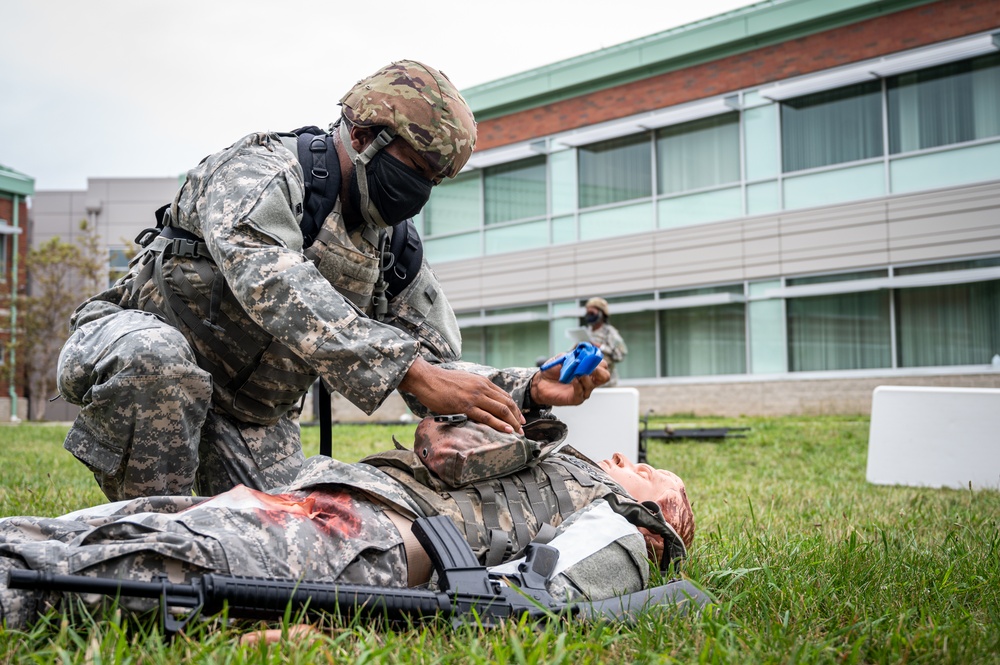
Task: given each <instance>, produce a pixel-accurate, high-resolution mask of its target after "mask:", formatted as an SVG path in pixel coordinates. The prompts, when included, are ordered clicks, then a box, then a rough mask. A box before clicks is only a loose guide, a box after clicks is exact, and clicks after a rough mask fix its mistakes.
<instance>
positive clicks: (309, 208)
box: [292, 127, 340, 247]
mask: <svg viewBox="0 0 1000 665" xmlns="http://www.w3.org/2000/svg"><path fill="white" fill-rule="evenodd" d="M292 133H293V134H295V135H296V136H298V141H297V146H298V158H299V164H301V165H302V177H303V179H304V181H305V189H306V191H305V202H304V205H303V210H302V223H301V224H300V228H301V230H302V238H303V241H304V242H303V247H309V246H310V245H311V244H312V243H313V240H315V239H316V235H317V234H318V233H319V230H320V229H321V228H322V227H323V222H324V221H325V220H326V216H327V215H329V214H330V211H331V210H333V206H334V203H336V201H337V197H338V196H339V195H340V160H339V159H338V157H337V151H336V150H335V149H334V147H333V137H332V136H331V135H330V134H327V133H326V132H324V131H322V130H321V129H319V128H318V127H301V128H299V129H296V130H295V131H294V132H292Z"/></svg>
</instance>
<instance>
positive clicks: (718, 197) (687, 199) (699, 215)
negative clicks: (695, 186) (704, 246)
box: [658, 187, 743, 229]
mask: <svg viewBox="0 0 1000 665" xmlns="http://www.w3.org/2000/svg"><path fill="white" fill-rule="evenodd" d="M742 198H743V193H742V192H741V191H740V188H739V187H733V188H730V189H717V190H714V191H711V192H700V193H698V194H688V195H687V196H675V197H673V198H669V199H662V200H661V201H660V202H659V204H658V205H659V207H660V219H659V224H660V228H661V229H672V228H675V227H678V226H690V225H692V224H705V223H708V222H715V221H718V220H720V219H734V218H736V217H742V216H743V201H742Z"/></svg>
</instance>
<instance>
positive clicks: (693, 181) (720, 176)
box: [656, 113, 740, 194]
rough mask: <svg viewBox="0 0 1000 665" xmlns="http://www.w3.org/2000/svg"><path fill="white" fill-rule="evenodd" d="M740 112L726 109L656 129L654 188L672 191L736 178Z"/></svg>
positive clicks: (685, 189) (733, 180) (710, 184)
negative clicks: (691, 120) (705, 116)
mask: <svg viewBox="0 0 1000 665" xmlns="http://www.w3.org/2000/svg"><path fill="white" fill-rule="evenodd" d="M739 133H740V116H739V114H738V113H726V114H723V115H718V116H713V117H711V118H704V119H701V120H695V121H694V122H686V123H684V124H681V125H675V126H672V127H666V128H664V129H661V130H659V131H658V132H657V133H656V155H657V166H658V170H657V174H658V181H659V182H658V191H659V193H660V194H674V193H677V192H686V191H688V190H692V189H702V188H705V187H715V186H717V185H725V184H727V183H730V182H737V181H738V180H739V179H740V145H739Z"/></svg>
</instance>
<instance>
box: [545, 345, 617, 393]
mask: <svg viewBox="0 0 1000 665" xmlns="http://www.w3.org/2000/svg"><path fill="white" fill-rule="evenodd" d="M603 359H604V354H603V353H601V350H600V349H599V348H597V347H596V346H594V345H593V344H591V343H590V342H580V343H579V344H577V345H576V347H575V348H574V349H573V350H572V351H570V352H569V353H562V354H559V355H558V356H556V357H555V358H553V359H552V360H550V361H548V362H547V363H545V364H544V365H542V366H541V368H540V369H541V370H542V371H545V370H547V369H549V368H550V367H555V366H556V365H562V371H561V372H560V373H559V383H569V382H570V381H572V380H573V379H575V378H576V377H578V376H587V375H588V374H590V373H591V372H593V371H594V370H595V369H597V366H598V365H600V364H601V360H603Z"/></svg>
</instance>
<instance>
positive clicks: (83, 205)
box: [30, 177, 181, 421]
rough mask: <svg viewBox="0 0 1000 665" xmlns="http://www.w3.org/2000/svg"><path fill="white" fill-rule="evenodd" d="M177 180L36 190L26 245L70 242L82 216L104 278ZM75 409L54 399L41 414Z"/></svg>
mask: <svg viewBox="0 0 1000 665" xmlns="http://www.w3.org/2000/svg"><path fill="white" fill-rule="evenodd" d="M180 182H181V178H179V177H165V178H88V179H87V188H86V189H84V190H42V191H38V192H36V193H35V195H34V196H33V197H32V200H31V227H32V231H31V238H30V245H31V247H33V248H34V247H39V246H41V245H43V244H45V242H47V241H48V240H50V239H52V238H60V239H61V240H63V241H64V242H68V243H74V242H76V241H77V240H78V239H79V237H80V234H81V233H83V231H82V230H81V227H80V223H81V222H83V221H86V222H87V225H88V227H89V228H92V229H94V230H95V231H96V233H97V237H98V239H99V242H100V246H101V247H100V251H101V252H102V253H104V254H105V255H106V256H107V274H108V283H109V284H110V283H112V282H113V281H114V280H115V279H117V278H118V277H119V276H120V275H122V274H124V272H125V271H126V270H127V268H128V261H129V257H130V256H131V255H132V254H133V252H134V250H135V245H134V240H135V237H136V235H138V234H139V232H140V231H142V230H143V229H145V228H148V227H151V226H155V225H156V220H155V218H154V216H153V213H154V211H155V210H156V209H157V208H159V207H160V206H162V205H163V204H164V203H169V202H170V201H171V200H173V197H174V194H176V193H177V188H178V186H179V185H180ZM68 323H69V322H67V324H68ZM48 397H50V396H45V397H44V398H46V399H47V398H48ZM78 412H79V407H76V406H74V405H72V404H69V403H68V402H66V401H65V400H62V399H57V400H54V401H52V402H50V403H49V404H48V405H47V406H46V409H45V419H46V420H56V421H66V420H72V419H73V418H75V417H76V414H77V413H78Z"/></svg>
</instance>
